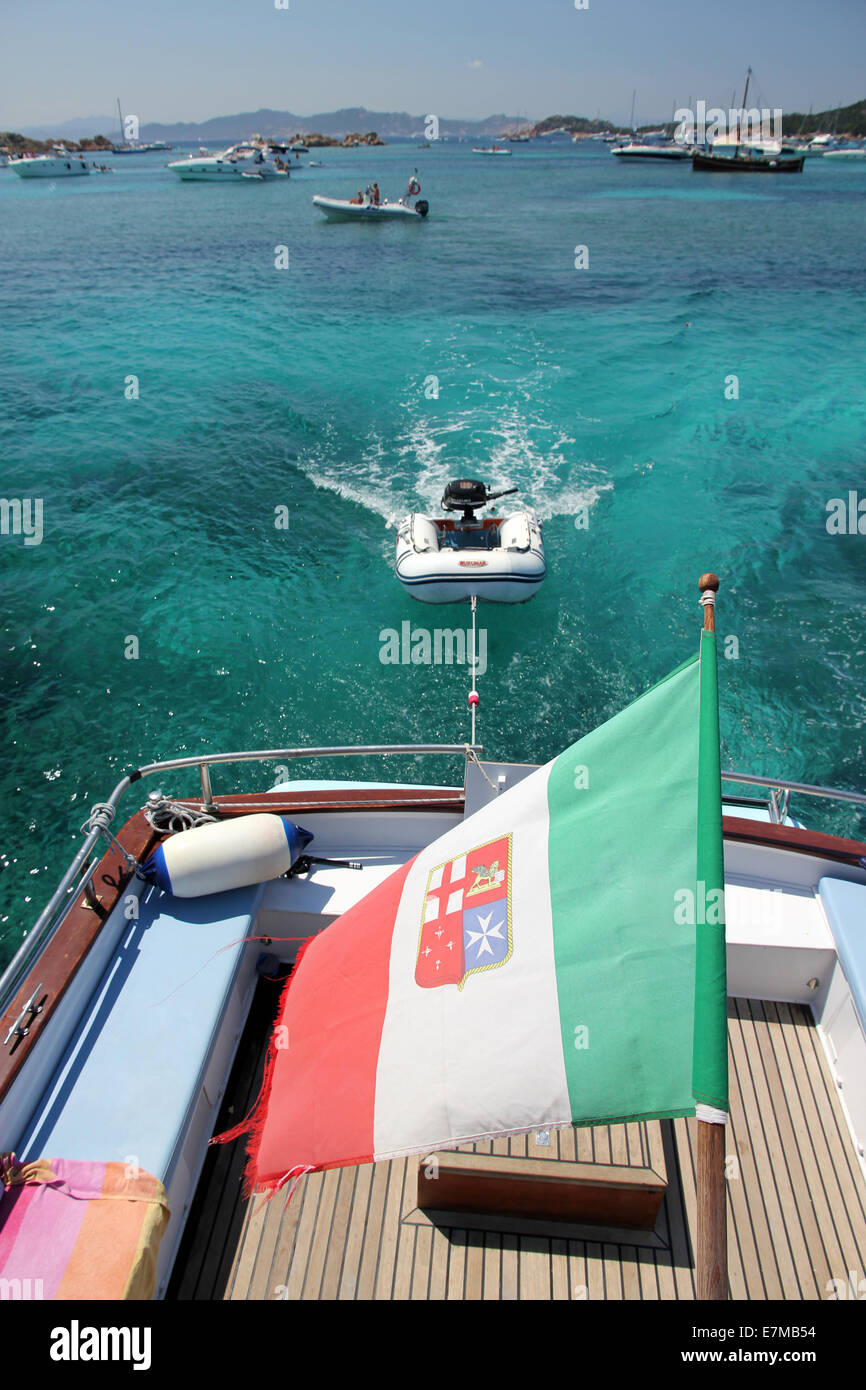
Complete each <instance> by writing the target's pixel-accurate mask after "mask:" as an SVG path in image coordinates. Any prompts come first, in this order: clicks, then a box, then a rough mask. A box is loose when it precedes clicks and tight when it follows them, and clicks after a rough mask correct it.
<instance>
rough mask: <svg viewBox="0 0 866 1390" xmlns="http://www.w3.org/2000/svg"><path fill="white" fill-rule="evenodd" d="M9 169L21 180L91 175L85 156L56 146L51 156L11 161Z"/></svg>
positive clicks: (39, 155)
mask: <svg viewBox="0 0 866 1390" xmlns="http://www.w3.org/2000/svg"><path fill="white" fill-rule="evenodd" d="M9 168H10V169H11V170H12V171H13V173H16V174H17V175H18V177H19V178H20V179H69V178H75V177H77V176H80V175H81V174H89V173H90V168H89V166H88V163H87V160H86V159H85V158H84V157H83V155H80V154H73V153H72V151H70V150H67V149H65V148H64V147H63V146H62V145H56V146H55V147H54V150H53V151H52V153H51V154H36V155H24V156H22V158H21V159H10V161H9Z"/></svg>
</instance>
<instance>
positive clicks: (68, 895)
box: [0, 743, 483, 1014]
mask: <svg viewBox="0 0 866 1390" xmlns="http://www.w3.org/2000/svg"><path fill="white" fill-rule="evenodd" d="M481 752H483V748H482V746H481V745H480V744H474V743H472V744H468V743H370V744H341V745H338V746H335V747H333V748H266V749H251V750H247V751H244V752H238V753H209V754H208V755H207V757H206V758H203V757H202V756H201V754H197V755H196V754H193V755H192V756H190V757H185V758H169V759H166V760H163V761H160V762H155V763H145V764H144V765H143V766H142V767H138V768H135V769H134V771H132V772H128V773H127V774H126V776H124V777H122V778H121V779H120V781H119V782H118V783H117V786H116V787H115V788H114V790H113V792H112V793H111V795H110V796H109V797H108V799H107V800H106V801H102V802H99V803H98V804H97V805H96V806H95V807H94V808H93V810H92V811H91V813H90V816H89V817H88V819H87V821H85V823H84V825H83V826H82V827H81V828H82V831H85V830H86V831H87V834H86V835H85V838H84V840H83V842H82V844H81V846H80V848H79V849H78V851H77V853H76V854H75V855H74V857H73V859H72V861H71V863H70V865H69V867H68V869H67V870H66V872H65V873H64V875H63V877H62V878H61V880H60V882H59V884H58V885H57V888H56V889H55V891H54V893H53V894H52V897H51V899H50V901H49V902H48V903H47V904H46V905H45V907H44V908H43V910H42V912H41V913H40V914H39V917H38V918H37V919H36V922H35V923H34V925H33V927H32V928H31V929H30V930H29V931H28V932H27V933H26V935H25V937H24V940H23V941H22V943H21V945H20V946H19V948H18V950H17V951H16V953H15V955H14V956H13V958H12V960H11V961H10V962H9V964H8V966H7V967H6V969H5V970H4V972H3V974H2V976H0V1014H2V1013H3V1012H4V1011H5V1010H6V1008H7V1007H8V1006H9V1003H10V1002H11V1000H12V999H13V998H14V996H15V993H16V991H17V990H18V988H19V987H20V985H21V982H22V980H23V979H24V978H25V976H26V974H27V971H28V970H29V968H30V965H31V964H32V962H33V960H34V958H35V957H36V955H37V954H38V952H39V951H40V950H41V948H42V947H43V946H44V945H45V944H46V943H47V942H48V941H49V940H50V939H51V937H52V936H53V935H54V933H55V932H56V931H57V930H58V928H59V927H60V926H61V924H62V922H63V919H64V917H65V916H66V913H67V912H68V911H69V910H70V908H71V907H72V906H73V904H74V903H75V902H76V900H77V898H78V896H79V894H80V893H81V892H82V891H83V890H84V889H86V888H87V887H88V886H89V884H90V882H91V880H92V878H93V875H94V874H95V872H96V869H97V867H98V865H99V860H100V856H99V855H97V856H96V857H95V858H94V859H93V861H92V862H91V863H90V864H88V863H87V860H88V856H89V855H90V854H91V851H92V850H93V849H94V848H95V846H96V844H97V842H98V840H99V838H100V836H101V835H105V834H109V835H110V832H109V830H108V827H109V825H110V824H111V822H112V821H113V819H114V814H115V811H116V810H117V806H118V803H119V802H120V799H121V797H122V796H123V795H124V793H125V792H126V791H128V790H129V788H130V787H131V786H132V785H133V783H134V782H138V781H140V780H141V778H142V777H150V776H152V775H153V774H154V773H158V772H159V773H161V772H172V771H175V770H177V769H178V768H187V767H197V768H198V771H199V778H200V782H201V795H202V806H203V809H206V810H209V809H212V808H213V806H214V800H213V791H212V788H211V777H210V769H211V767H213V766H216V765H218V764H221V763H251V762H291V761H293V760H303V759H306V758H348V757H365V756H368V755H370V756H375V755H380V756H382V757H389V756H390V755H391V754H395V753H396V754H408V755H410V756H416V755H425V756H426V755H428V754H447V755H451V756H454V755H459V756H462V757H471V756H472V755H473V754H475V755H476V756H477V755H478V754H479V753H481Z"/></svg>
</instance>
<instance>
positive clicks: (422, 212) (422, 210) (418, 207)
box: [415, 198, 430, 217]
mask: <svg viewBox="0 0 866 1390" xmlns="http://www.w3.org/2000/svg"><path fill="white" fill-rule="evenodd" d="M415 211H416V212H417V213H418V214H419V216H421V217H426V216H427V214H428V212H429V211H430V204H429V203H428V202H427V199H426V198H419V199H418V201H417V203H416V204H415Z"/></svg>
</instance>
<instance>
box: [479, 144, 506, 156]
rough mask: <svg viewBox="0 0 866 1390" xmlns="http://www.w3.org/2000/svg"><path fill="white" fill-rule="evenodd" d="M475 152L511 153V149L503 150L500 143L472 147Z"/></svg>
mask: <svg viewBox="0 0 866 1390" xmlns="http://www.w3.org/2000/svg"><path fill="white" fill-rule="evenodd" d="M472 153H473V154H505V155H509V156H510V155H511V150H503V149H502V147H501V146H500V145H486V146H483V145H482V146H476V145H473V147H472Z"/></svg>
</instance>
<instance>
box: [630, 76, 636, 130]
mask: <svg viewBox="0 0 866 1390" xmlns="http://www.w3.org/2000/svg"><path fill="white" fill-rule="evenodd" d="M636 96H637V88H636V87H635V89H634V91H633V92H632V94H631V131H632V135H633V134H634V99H635V97H636Z"/></svg>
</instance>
